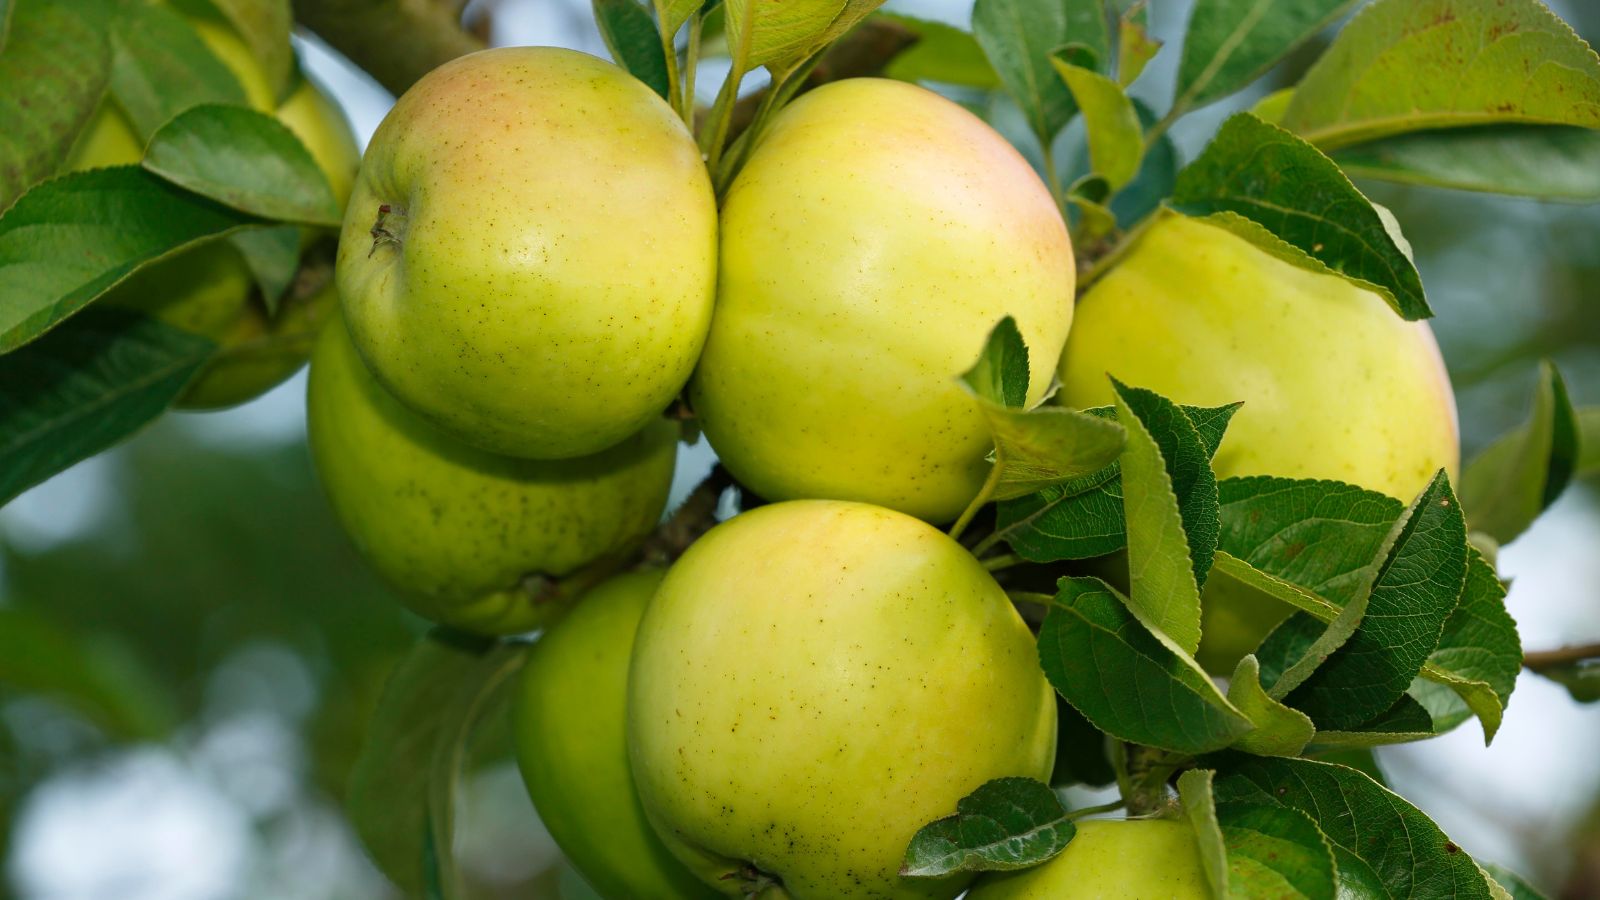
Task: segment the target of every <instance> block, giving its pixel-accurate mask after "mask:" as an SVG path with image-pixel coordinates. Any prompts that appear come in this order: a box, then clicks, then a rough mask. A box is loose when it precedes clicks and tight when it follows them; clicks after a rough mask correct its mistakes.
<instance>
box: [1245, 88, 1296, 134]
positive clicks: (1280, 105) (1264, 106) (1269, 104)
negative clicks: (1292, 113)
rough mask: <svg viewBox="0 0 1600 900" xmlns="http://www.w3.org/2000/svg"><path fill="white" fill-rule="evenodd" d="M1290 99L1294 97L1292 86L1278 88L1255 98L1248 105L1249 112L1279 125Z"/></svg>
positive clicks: (1281, 122)
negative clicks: (1250, 104)
mask: <svg viewBox="0 0 1600 900" xmlns="http://www.w3.org/2000/svg"><path fill="white" fill-rule="evenodd" d="M1292 99H1294V88H1292V87H1286V88H1279V89H1278V90H1276V91H1273V92H1272V93H1270V94H1268V95H1266V96H1265V97H1262V98H1261V99H1260V100H1257V101H1256V102H1255V104H1254V105H1253V106H1251V107H1250V112H1251V113H1252V114H1253V115H1255V117H1256V118H1258V119H1261V120H1262V121H1264V122H1271V123H1272V124H1274V125H1281V124H1283V113H1284V111H1285V110H1287V109H1288V108H1289V101H1290V100H1292Z"/></svg>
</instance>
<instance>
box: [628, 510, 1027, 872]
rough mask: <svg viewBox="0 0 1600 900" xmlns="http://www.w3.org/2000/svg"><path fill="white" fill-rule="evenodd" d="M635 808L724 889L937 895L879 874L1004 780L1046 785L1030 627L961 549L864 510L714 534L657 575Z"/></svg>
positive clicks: (639, 719) (633, 723) (635, 689)
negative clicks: (924, 830) (922, 832)
mask: <svg viewBox="0 0 1600 900" xmlns="http://www.w3.org/2000/svg"><path fill="white" fill-rule="evenodd" d="M628 738H629V742H630V751H631V756H632V761H633V774H634V779H635V782H636V784H637V786H638V790H639V797H640V799H641V800H642V801H643V803H644V808H645V811H646V813H647V814H648V816H649V817H650V820H651V822H652V823H653V824H654V825H655V827H656V831H657V832H658V833H659V834H660V835H661V837H662V840H663V841H664V842H665V843H666V844H667V846H668V847H670V848H671V849H672V851H673V853H675V854H676V855H677V856H678V857H679V858H680V859H682V860H683V861H684V862H685V863H686V864H687V865H688V866H689V868H690V869H691V870H692V871H694V872H695V873H697V874H698V875H699V876H700V878H701V879H702V880H703V881H705V882H706V883H707V884H709V885H712V886H713V887H716V888H717V889H718V890H719V891H721V892H722V893H724V894H729V895H736V896H742V895H744V894H745V893H747V892H748V893H754V892H756V891H758V890H761V889H762V885H767V884H770V883H771V882H773V881H774V880H775V881H776V882H779V883H781V885H782V889H781V893H778V894H776V895H772V896H779V897H790V898H795V900H810V898H829V900H846V898H857V897H860V898H866V897H873V898H928V897H939V898H950V897H954V896H955V895H956V894H958V893H960V891H961V888H962V887H963V884H964V882H965V881H966V879H965V878H961V877H954V878H949V879H939V880H935V881H928V880H921V879H908V878H901V877H900V876H899V874H898V872H899V869H900V865H901V863H902V861H903V860H904V858H905V852H906V847H907V845H908V844H909V843H910V841H911V838H912V835H914V834H915V833H916V831H917V830H918V829H919V828H921V827H922V826H923V825H926V824H927V823H929V822H932V821H933V820H935V819H938V818H940V817H942V816H947V815H950V814H952V813H954V812H955V808H956V802H957V801H958V800H960V799H961V798H962V797H964V796H966V795H967V794H969V793H971V792H972V791H973V790H974V789H976V788H977V787H979V786H980V785H982V784H983V783H984V782H986V781H989V780H991V779H994V778H1001V777H1005V776H1013V775H1015V776H1027V777H1032V778H1038V779H1041V780H1042V779H1045V778H1048V777H1049V775H1050V770H1051V766H1052V764H1053V762H1054V759H1055V743H1056V706H1055V695H1054V693H1053V691H1052V690H1051V688H1050V685H1049V684H1048V683H1046V681H1045V679H1044V675H1043V674H1042V672H1041V671H1040V669H1039V661H1038V651H1037V649H1036V647H1035V643H1034V639H1033V635H1032V634H1031V633H1030V632H1029V631H1028V626H1027V625H1026V624H1024V623H1023V621H1022V619H1021V617H1020V616H1018V615H1017V612H1016V610H1015V609H1014V608H1013V607H1012V605H1011V603H1010V601H1009V600H1007V598H1006V594H1005V591H1003V590H1002V589H1001V588H1000V586H999V585H998V584H996V583H995V580H994V579H993V578H992V577H990V575H989V573H988V572H987V571H985V570H984V568H983V567H982V566H981V565H979V564H978V562H977V560H975V559H973V557H972V555H971V554H969V553H968V552H967V551H966V550H965V549H964V548H963V547H961V545H960V544H957V543H956V542H955V541H952V540H951V539H950V538H949V537H947V536H945V535H944V534H943V533H942V532H940V531H938V530H936V529H934V528H933V527H931V526H929V525H927V524H926V523H924V522H921V521H919V520H917V519H914V518H911V517H910V516H907V515H904V514H903V513H898V512H895V511H893V510H889V509H884V508H882V507H876V506H869V505H866V504H863V503H850V502H841V501H831V500H797V501H791V502H787V503H778V504H774V505H771V506H764V507H761V508H758V509H755V510H753V511H751V512H747V513H744V514H742V515H739V516H737V517H735V518H733V519H731V520H730V521H728V522H725V523H723V524H722V525H719V526H717V527H716V528H714V529H712V530H711V531H710V532H709V533H708V534H707V535H706V536H705V537H703V538H701V539H700V540H699V541H697V542H696V543H695V544H693V545H692V546H691V547H690V548H689V550H688V552H687V553H685V554H684V555H683V557H682V558H680V559H679V560H678V561H677V563H675V564H674V565H673V567H672V568H671V569H670V570H669V571H668V573H667V577H666V580H665V581H663V582H662V584H661V587H660V589H659V590H658V591H657V593H656V596H655V598H654V599H653V600H652V601H651V603H650V607H649V609H647V610H646V612H645V615H644V619H643V621H642V622H641V623H640V625H639V631H638V637H637V641H636V643H635V646H634V653H633V667H632V671H631V672H630V675H629V683H628Z"/></svg>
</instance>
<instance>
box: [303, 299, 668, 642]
mask: <svg viewBox="0 0 1600 900" xmlns="http://www.w3.org/2000/svg"><path fill="white" fill-rule="evenodd" d="M333 318H334V321H333V322H331V323H330V324H329V325H328V327H327V328H324V329H323V331H322V334H321V335H320V336H319V338H318V339H317V344H316V348H315V349H314V351H313V352H312V363H311V378H310V384H309V386H308V388H307V396H306V404H307V413H306V415H307V423H308V425H307V427H308V428H309V431H310V441H311V453H312V458H313V459H314V460H315V462H316V464H317V471H318V474H319V475H321V478H322V484H323V488H324V489H325V490H326V492H327V494H328V499H329V500H330V501H331V502H332V505H333V510H334V513H335V514H336V515H337V516H338V518H339V520H340V521H341V522H342V523H343V525H344V527H345V530H346V531H348V532H349V533H350V535H351V537H352V538H353V539H354V541H355V543H356V546H357V547H358V548H359V549H360V550H361V552H362V554H363V555H364V556H365V557H366V559H367V561H368V562H370V563H371V564H372V566H373V568H375V569H376V570H377V571H378V573H379V574H380V575H382V576H383V577H384V578H385V579H386V580H387V581H388V582H389V583H390V584H391V585H392V586H393V587H394V588H395V590H396V591H397V592H398V593H400V594H401V595H402V596H403V597H404V599H405V600H406V601H407V603H408V605H409V606H410V607H411V608H412V609H413V610H414V611H416V612H417V613H419V614H420V615H423V616H426V617H427V618H430V619H433V620H434V621H438V622H443V623H445V624H447V625H453V626H455V627H457V628H461V629H465V630H467V631H474V632H479V633H483V634H511V633H515V632H521V631H528V630H530V629H533V628H537V627H539V626H541V625H543V624H545V623H546V622H548V621H551V620H552V619H553V618H555V617H556V616H557V615H559V613H561V612H562V611H564V610H565V609H566V607H567V606H568V605H569V603H570V601H569V598H568V596H567V595H568V594H570V593H571V590H570V586H564V585H563V584H562V582H563V581H564V580H567V579H570V580H571V582H572V583H583V582H584V581H587V580H592V578H593V577H594V575H595V574H596V573H598V572H604V571H609V570H610V569H611V568H613V567H615V566H616V565H617V563H618V562H620V561H621V559H622V558H623V557H625V556H626V555H627V554H629V553H630V552H632V551H633V550H634V549H635V548H636V547H637V545H638V544H639V542H640V541H641V540H642V539H643V538H644V537H645V535H647V534H648V533H649V532H650V531H651V530H652V529H653V528H654V527H655V525H656V523H657V521H658V520H659V519H660V517H661V511H662V509H663V507H665V506H666V502H667V489H668V487H669V486H670V485H671V482H672V470H673V462H674V460H675V458H676V456H677V426H676V425H675V424H674V423H672V422H669V421H667V420H666V419H657V420H655V421H653V422H651V423H649V424H648V425H647V426H646V427H645V428H644V429H643V430H642V431H640V432H638V433H636V434H634V435H633V436H631V437H629V438H627V439H626V440H624V441H623V442H622V443H620V444H617V445H616V446H614V447H611V448H608V449H607V450H605V451H604V452H602V453H598V454H595V455H593V456H587V457H582V458H579V459H571V460H559V461H538V460H525V459H516V458H513V457H507V456H498V455H495V454H492V453H487V452H485V451H482V450H478V449H477V448H474V447H470V446H468V445H466V444H462V443H461V442H459V441H457V440H455V439H454V438H452V437H450V436H449V435H446V434H444V433H443V432H441V431H439V430H438V429H437V428H435V427H433V426H432V425H430V424H429V423H427V422H426V421H424V420H423V419H421V418H420V417H418V416H417V415H415V414H413V413H412V412H410V411H409V410H408V409H407V408H406V407H405V406H403V405H402V404H401V403H400V402H399V401H397V400H395V399H394V398H393V397H391V396H389V394H388V393H387V392H385V391H384V390H383V388H382V387H381V386H379V384H378V383H377V380H376V379H375V378H373V376H372V374H371V373H370V372H369V371H368V370H367V368H366V366H365V365H364V364H363V363H362V361H361V358H360V357H359V356H358V355H357V353H356V350H355V347H354V346H353V345H352V344H351V342H350V338H349V335H348V334H347V332H346V330H345V328H344V325H343V324H342V323H341V322H340V320H339V318H338V317H337V316H335V317H333Z"/></svg>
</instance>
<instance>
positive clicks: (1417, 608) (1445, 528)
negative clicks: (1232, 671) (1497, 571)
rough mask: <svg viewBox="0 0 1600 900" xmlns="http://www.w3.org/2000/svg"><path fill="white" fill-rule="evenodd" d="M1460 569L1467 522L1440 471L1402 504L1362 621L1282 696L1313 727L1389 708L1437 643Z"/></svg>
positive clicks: (1346, 722) (1355, 721)
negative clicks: (1398, 526)
mask: <svg viewBox="0 0 1600 900" xmlns="http://www.w3.org/2000/svg"><path fill="white" fill-rule="evenodd" d="M1466 571H1467V531H1466V522H1465V520H1464V519H1463V518H1462V515H1461V505H1460V503H1458V502H1457V501H1456V498H1455V495H1454V494H1452V493H1451V491H1450V483H1449V480H1448V479H1447V478H1446V477H1445V474H1444V473H1443V472H1442V471H1441V472H1440V473H1439V474H1438V475H1437V476H1435V477H1434V480H1433V482H1432V483H1431V484H1430V485H1429V486H1428V487H1427V488H1426V489H1424V490H1423V492H1422V493H1421V494H1420V495H1418V497H1417V499H1416V500H1415V501H1413V503H1412V505H1411V507H1410V509H1409V510H1408V512H1407V516H1406V519H1405V524H1404V526H1403V530H1402V531H1401V532H1400V534H1399V535H1398V537H1397V538H1396V539H1395V541H1394V544H1393V547H1392V549H1391V550H1390V551H1389V554H1388V559H1387V561H1386V562H1385V563H1384V566H1383V569H1382V570H1381V571H1380V572H1379V574H1378V578H1377V581H1376V582H1375V583H1374V584H1373V586H1372V596H1371V597H1370V599H1369V600H1368V601H1367V610H1366V616H1365V618H1363V619H1362V621H1361V626H1360V627H1359V628H1358V629H1357V630H1356V633H1355V634H1354V635H1352V636H1351V637H1350V639H1349V640H1348V641H1346V642H1345V643H1344V645H1343V646H1341V647H1340V648H1339V649H1338V650H1337V651H1335V652H1334V653H1333V654H1332V655H1331V656H1329V657H1328V659H1327V661H1326V662H1324V663H1323V664H1322V665H1321V666H1320V667H1318V668H1317V669H1316V671H1314V672H1312V673H1311V675H1310V676H1309V677H1308V678H1307V679H1306V680H1305V682H1303V683H1302V684H1301V685H1300V686H1299V687H1297V688H1295V689H1294V691H1292V692H1291V693H1290V694H1289V695H1288V696H1287V698H1285V699H1286V702H1287V703H1288V704H1289V705H1290V706H1293V707H1295V708H1296V709H1299V710H1301V711H1302V712H1305V713H1306V714H1308V715H1310V716H1311V718H1312V720H1313V721H1315V722H1316V723H1317V727H1318V728H1319V729H1321V728H1326V729H1334V730H1337V729H1341V728H1349V727H1354V726H1358V725H1360V724H1362V723H1363V722H1364V721H1365V720H1367V719H1369V718H1371V717H1373V716H1375V715H1378V714H1379V713H1382V712H1384V711H1385V710H1387V709H1388V708H1389V707H1390V706H1391V705H1393V704H1394V702H1395V701H1396V700H1398V699H1399V698H1400V695H1401V694H1403V693H1405V690H1406V687H1407V686H1408V685H1409V684H1410V683H1411V680H1412V679H1413V678H1415V677H1416V676H1417V673H1418V672H1420V671H1421V670H1422V666H1423V664H1424V663H1426V662H1427V661H1428V656H1429V655H1430V654H1432V653H1433V651H1434V650H1435V649H1437V648H1438V645H1439V640H1440V637H1441V635H1442V634H1443V631H1444V624H1445V622H1446V621H1447V620H1448V619H1449V618H1450V615H1451V614H1452V613H1453V612H1454V611H1455V608H1456V604H1457V601H1458V599H1459V598H1460V596H1461V590H1462V586H1463V584H1464V581H1465V579H1466Z"/></svg>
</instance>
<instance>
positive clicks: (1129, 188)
mask: <svg viewBox="0 0 1600 900" xmlns="http://www.w3.org/2000/svg"><path fill="white" fill-rule="evenodd" d="M1133 108H1134V111H1135V112H1137V113H1138V114H1139V126H1140V128H1141V129H1142V130H1145V131H1148V129H1149V128H1151V127H1152V126H1153V125H1155V123H1156V121H1157V116H1156V114H1155V113H1153V112H1151V110H1150V107H1148V106H1146V105H1145V104H1144V103H1143V102H1142V101H1140V100H1138V99H1137V98H1136V99H1134V101H1133ZM1177 178H1178V148H1177V147H1176V146H1174V145H1173V143H1172V138H1171V136H1169V135H1168V134H1166V133H1165V132H1163V133H1162V134H1161V135H1160V136H1158V137H1157V138H1156V140H1155V143H1153V144H1151V145H1150V146H1149V147H1146V148H1145V151H1144V156H1143V158H1142V159H1141V160H1140V164H1139V174H1137V175H1135V176H1134V178H1133V180H1132V181H1130V182H1129V183H1128V184H1127V185H1126V186H1124V187H1123V189H1122V190H1120V191H1118V192H1117V195H1116V196H1115V197H1112V198H1111V211H1112V212H1113V213H1115V214H1116V216H1117V221H1118V222H1119V223H1121V224H1122V227H1123V228H1132V227H1133V226H1134V224H1135V223H1137V222H1139V221H1141V220H1143V219H1144V217H1145V216H1148V215H1150V214H1151V213H1153V212H1155V211H1156V210H1157V209H1158V208H1160V206H1161V202H1162V201H1163V200H1165V199H1167V198H1168V197H1170V196H1171V195H1172V188H1173V185H1174V184H1176V183H1177Z"/></svg>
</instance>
